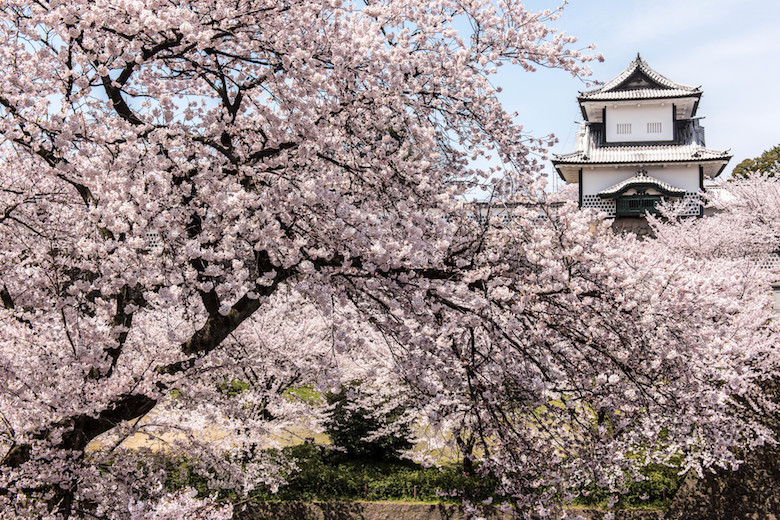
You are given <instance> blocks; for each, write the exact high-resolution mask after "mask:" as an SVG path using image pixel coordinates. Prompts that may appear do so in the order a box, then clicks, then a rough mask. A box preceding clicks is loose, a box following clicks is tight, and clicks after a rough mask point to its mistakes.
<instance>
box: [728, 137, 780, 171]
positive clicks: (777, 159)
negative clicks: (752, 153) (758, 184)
mask: <svg viewBox="0 0 780 520" xmlns="http://www.w3.org/2000/svg"><path fill="white" fill-rule="evenodd" d="M751 174H761V175H766V176H769V177H777V176H778V175H780V145H778V146H774V147H772V148H770V149H769V150H765V151H764V153H762V154H761V155H759V156H758V157H755V158H753V159H745V160H744V161H742V162H741V163H739V164H738V165H736V166H735V167H734V170H733V171H732V172H731V175H732V177H734V178H745V177H747V176H748V175H751Z"/></svg>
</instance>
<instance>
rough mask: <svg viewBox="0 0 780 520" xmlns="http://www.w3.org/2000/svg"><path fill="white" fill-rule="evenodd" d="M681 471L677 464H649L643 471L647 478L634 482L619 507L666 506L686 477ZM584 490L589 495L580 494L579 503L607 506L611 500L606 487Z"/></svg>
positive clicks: (619, 502) (592, 487)
mask: <svg viewBox="0 0 780 520" xmlns="http://www.w3.org/2000/svg"><path fill="white" fill-rule="evenodd" d="M679 471H680V468H679V467H678V466H675V465H671V466H666V465H663V464H648V465H647V466H646V467H644V468H643V469H642V471H641V473H642V475H644V477H645V480H641V481H638V482H632V483H631V485H630V486H629V488H628V491H627V492H626V493H625V494H623V495H621V496H620V500H618V503H617V507H618V508H625V507H654V508H664V507H666V506H667V505H668V503H669V501H670V500H671V499H672V498H673V497H674V495H675V493H677V490H678V489H679V487H680V484H682V480H683V478H685V477H684V475H678V474H677V473H678V472H679ZM584 491H585V492H586V493H587V495H583V496H580V498H578V499H577V501H576V502H575V503H576V504H577V505H582V506H605V505H606V504H607V502H609V496H610V495H609V493H607V492H606V491H605V490H604V489H600V488H596V487H595V486H589V487H588V488H587V489H585V490H584Z"/></svg>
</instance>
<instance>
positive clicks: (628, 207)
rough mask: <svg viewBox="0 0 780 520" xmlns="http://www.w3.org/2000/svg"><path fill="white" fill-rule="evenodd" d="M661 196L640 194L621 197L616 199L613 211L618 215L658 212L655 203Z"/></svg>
mask: <svg viewBox="0 0 780 520" xmlns="http://www.w3.org/2000/svg"><path fill="white" fill-rule="evenodd" d="M660 201H661V197H656V196H652V195H641V196H635V197H623V198H620V199H618V200H617V204H616V206H615V213H616V214H617V216H618V217H630V216H640V215H644V214H645V213H658V210H657V209H656V204H658V203H659V202H660Z"/></svg>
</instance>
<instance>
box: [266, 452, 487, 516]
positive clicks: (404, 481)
mask: <svg viewBox="0 0 780 520" xmlns="http://www.w3.org/2000/svg"><path fill="white" fill-rule="evenodd" d="M283 451H284V454H285V455H287V456H290V457H294V458H295V459H296V460H297V465H298V467H299V468H300V471H299V472H296V473H294V474H292V475H289V484H288V485H287V486H284V487H282V488H281V489H280V490H279V491H278V492H277V493H276V494H271V493H270V492H268V491H265V492H259V493H257V494H255V495H254V498H256V499H258V500H295V501H327V500H372V501H380V500H404V501H411V500H414V499H416V500H419V501H424V502H432V501H452V502H455V501H456V498H455V497H454V493H453V492H457V491H458V490H465V491H466V493H469V496H482V497H483V498H486V497H487V496H489V495H490V492H489V490H491V489H493V487H494V486H495V484H496V482H495V481H492V480H490V479H488V480H485V479H482V478H476V477H470V478H469V477H466V476H465V475H464V474H463V471H462V469H460V468H459V467H455V466H451V467H446V468H443V469H438V468H424V467H422V466H420V465H419V464H415V463H413V462H410V461H377V460H367V459H345V458H344V457H341V456H339V455H338V454H336V453H333V452H332V451H329V450H326V449H324V448H321V447H318V446H315V445H312V444H304V445H299V446H291V447H289V448H285V449H284V450H283ZM449 495H453V496H452V497H449Z"/></svg>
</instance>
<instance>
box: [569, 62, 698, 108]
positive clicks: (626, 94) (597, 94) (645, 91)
mask: <svg viewBox="0 0 780 520" xmlns="http://www.w3.org/2000/svg"><path fill="white" fill-rule="evenodd" d="M688 96H701V88H700V87H690V86H688V85H681V84H680V83H676V82H674V81H672V80H670V79H669V78H667V77H666V76H664V75H662V74H659V73H658V72H656V71H655V70H653V69H652V68H651V67H650V65H648V64H647V62H646V61H645V60H643V59H642V58H641V57H639V55H637V57H636V59H635V60H634V61H632V62H631V64H630V65H629V66H628V68H627V69H626V70H624V71H623V72H621V73H620V74H618V75H617V76H616V77H615V78H613V79H612V80H611V81H608V82H607V83H605V84H604V85H602V86H601V87H599V88H597V89H593V90H588V91H586V92H580V95H579V97H578V99H579V100H580V101H581V102H582V101H606V100H609V101H612V100H620V99H657V98H674V97H688Z"/></svg>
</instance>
